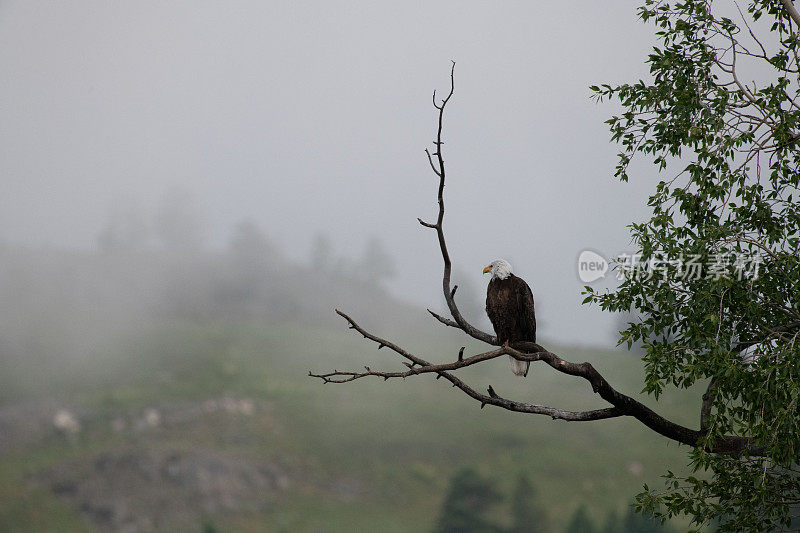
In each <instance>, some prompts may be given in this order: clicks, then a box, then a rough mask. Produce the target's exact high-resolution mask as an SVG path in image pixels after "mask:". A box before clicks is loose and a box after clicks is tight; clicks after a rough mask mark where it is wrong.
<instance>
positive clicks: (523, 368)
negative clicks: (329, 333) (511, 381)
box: [508, 355, 531, 376]
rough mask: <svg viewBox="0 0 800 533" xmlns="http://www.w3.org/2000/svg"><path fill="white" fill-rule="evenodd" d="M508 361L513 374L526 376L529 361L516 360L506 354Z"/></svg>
mask: <svg viewBox="0 0 800 533" xmlns="http://www.w3.org/2000/svg"><path fill="white" fill-rule="evenodd" d="M508 359H509V362H510V363H511V371H512V372H513V373H514V375H515V376H527V375H528V367H529V366H531V362H530V361H517V360H516V359H514V358H513V357H511V356H510V355H509V356H508Z"/></svg>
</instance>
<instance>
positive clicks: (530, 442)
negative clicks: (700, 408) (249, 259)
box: [0, 323, 699, 531]
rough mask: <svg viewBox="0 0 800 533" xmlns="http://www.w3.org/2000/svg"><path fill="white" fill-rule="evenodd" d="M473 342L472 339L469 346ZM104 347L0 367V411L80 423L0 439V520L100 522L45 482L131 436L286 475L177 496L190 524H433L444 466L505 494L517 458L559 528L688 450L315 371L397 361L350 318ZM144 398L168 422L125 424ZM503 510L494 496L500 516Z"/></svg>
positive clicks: (604, 505) (621, 382)
mask: <svg viewBox="0 0 800 533" xmlns="http://www.w3.org/2000/svg"><path fill="white" fill-rule="evenodd" d="M395 340H397V341H398V342H399V343H401V344H403V345H405V346H408V347H409V348H411V349H413V350H416V351H418V352H419V353H420V355H424V356H425V357H427V358H428V359H429V360H436V361H447V360H452V359H453V358H454V357H455V355H456V353H457V350H458V348H459V346H460V344H458V343H457V342H456V343H454V342H453V337H452V336H450V334H449V333H443V334H442V336H440V337H438V339H436V338H431V339H426V338H420V337H418V336H410V335H409V336H408V337H407V338H396V339H395ZM481 349H482V348H481V346H479V345H476V344H471V345H470V344H468V346H467V354H469V353H477V351H480V350H481ZM98 352H99V353H100V355H93V356H87V357H86V358H84V359H80V360H77V361H76V360H71V361H70V363H69V364H65V365H60V364H58V363H56V362H55V361H54V360H50V359H48V358H47V357H46V356H44V355H43V356H42V358H41V359H39V360H36V359H35V358H34V359H32V360H31V361H30V362H29V364H25V362H20V361H15V362H14V363H13V369H12V368H3V369H0V370H3V371H2V372H0V386H2V390H3V396H2V401H3V405H2V407H3V408H4V409H10V408H13V407H14V406H15V405H18V404H21V403H25V402H33V403H36V402H40V403H41V402H42V401H44V400H45V399H46V400H47V401H57V402H61V403H63V404H64V405H68V406H69V407H70V409H72V411H74V412H76V413H78V417H79V418H80V420H81V423H82V429H81V431H80V433H79V434H78V435H77V436H75V437H72V438H66V437H64V436H63V435H59V434H58V433H57V432H54V431H42V432H41V436H39V437H37V438H35V439H29V440H27V441H25V442H24V445H23V444H19V445H14V443H13V442H12V443H11V444H10V445H8V446H7V447H6V448H5V452H4V453H0V530H3V531H13V530H20V531H22V530H24V531H36V530H40V531H45V530H46V531H84V530H93V529H97V528H98V525H97V523H92V522H90V521H88V520H87V519H86V514H85V513H83V512H82V511H81V510H80V509H79V508H78V507H79V506H76V505H75V503H74V501H73V500H70V498H69V497H65V496H64V495H63V494H62V495H61V496H59V495H56V494H55V493H54V491H53V490H52V486H53V484H52V483H51V482H50V481H49V480H51V479H53V476H56V474H52V472H54V471H56V472H61V474H58V475H61V476H62V477H63V476H64V475H66V476H67V477H68V476H69V475H72V474H70V473H71V472H73V471H74V472H78V473H79V472H85V471H86V468H88V467H87V466H86V465H89V464H92V461H95V460H96V458H97V457H98V456H103V454H108V453H111V452H113V453H120V451H126V450H127V451H137V450H138V451H141V450H156V451H159V450H161V451H165V453H167V452H169V453H172V452H173V451H175V450H204V452H203V453H206V452H205V451H207V452H208V453H212V452H213V453H219V454H221V456H225V457H227V456H235V457H240V456H242V457H247V458H251V459H252V460H254V461H267V462H269V464H270V465H272V464H274V465H277V466H276V467H277V468H279V469H280V471H281V472H285V478H286V483H285V484H284V485H282V486H281V488H280V490H275V491H272V492H270V495H269V496H268V497H266V499H265V500H263V501H260V502H259V503H258V504H257V505H235V504H234V505H232V506H228V507H225V506H222V507H221V508H219V509H216V510H212V511H208V510H207V509H200V508H196V509H194V508H192V506H191V505H189V507H190V511H191V510H193V511H194V512H189V513H188V514H187V513H185V512H184V513H182V514H180V513H179V514H176V515H175V518H174V522H173V523H170V524H171V525H170V526H169V527H167V526H164V524H163V523H160V525H158V527H162V528H164V529H170V528H171V527H172V526H173V525H175V524H182V525H183V526H184V527H186V528H188V529H189V530H192V529H194V530H200V527H201V525H200V524H201V522H202V520H207V521H210V522H211V523H213V524H214V525H215V526H216V527H217V528H218V529H219V530H221V531H263V530H265V529H266V530H269V531H282V530H285V531H368V530H385V531H424V530H428V529H430V527H431V525H432V524H433V523H434V521H435V519H436V515H437V512H438V509H439V506H440V504H441V501H442V498H443V496H444V493H445V491H446V489H447V480H448V479H449V477H450V475H451V474H452V473H453V472H454V471H455V470H456V469H457V468H459V467H461V466H463V465H466V464H471V465H475V466H477V467H478V468H479V470H481V471H482V472H483V473H484V474H486V475H487V476H489V477H490V478H492V479H493V480H495V481H496V482H497V484H498V485H499V487H500V488H501V490H503V491H505V492H506V493H508V491H509V490H510V489H511V487H512V485H513V482H514V481H515V479H516V476H517V474H518V473H520V472H524V473H527V474H528V475H529V477H530V479H531V480H532V482H533V483H534V485H535V486H536V488H537V489H538V492H539V495H540V497H541V498H542V499H543V500H544V501H545V502H546V505H547V506H548V507H549V508H550V509H552V516H551V522H552V523H553V524H554V525H555V526H556V530H560V528H561V527H562V526H563V524H565V523H566V521H567V520H568V519H569V517H570V515H571V513H572V511H573V510H574V509H575V508H576V507H577V506H578V505H579V504H580V503H586V504H587V505H588V506H589V511H590V513H591V514H592V515H593V516H594V517H595V518H596V519H597V520H601V519H602V518H603V517H605V515H606V513H607V511H608V510H610V509H617V510H621V509H622V508H623V507H624V506H625V505H626V503H627V502H629V501H630V500H631V498H632V496H633V495H634V494H635V493H636V492H637V491H638V490H639V489H640V488H641V485H642V483H645V482H647V483H651V484H653V483H655V484H658V483H659V481H658V476H659V475H660V474H662V473H663V472H664V471H665V470H666V468H667V467H669V468H672V469H673V470H680V469H681V466H682V465H683V464H684V463H685V459H684V456H685V450H684V449H681V448H679V447H678V446H677V445H675V444H670V443H668V442H667V441H666V440H665V439H663V438H661V437H659V436H658V435H655V434H654V433H652V432H650V431H649V430H648V429H646V428H644V427H643V426H641V425H640V424H638V423H636V422H635V421H633V420H627V419H616V420H609V421H602V422H585V423H566V422H561V421H553V420H550V419H549V418H546V417H537V416H532V415H521V414H514V413H509V412H505V411H503V410H501V409H498V408H495V407H492V406H487V407H486V408H485V409H482V410H481V409H480V408H479V405H478V404H476V403H475V402H474V401H472V400H471V399H469V398H468V397H466V396H465V395H464V394H463V393H461V392H460V391H458V390H457V389H453V388H451V387H450V386H449V384H447V383H445V382H444V380H440V381H436V380H435V379H434V377H433V376H418V377H416V378H413V379H407V380H405V381H403V380H391V381H388V382H383V381H382V380H371V381H370V380H367V379H364V380H361V381H358V382H353V383H348V384H343V385H332V384H328V385H323V384H322V383H321V382H320V381H318V380H315V379H312V378H310V377H308V376H307V374H308V371H309V370H314V371H323V370H330V369H334V368H336V369H340V370H342V369H357V368H361V367H362V366H363V365H365V364H366V365H369V366H371V367H372V368H373V369H377V368H386V369H402V368H404V367H402V366H401V365H400V362H399V359H398V358H397V357H395V356H394V355H393V354H392V353H391V352H389V351H388V350H386V349H384V350H380V351H377V350H376V347H375V346H374V345H373V344H370V343H368V342H367V341H363V340H362V339H361V337H360V336H359V335H357V334H354V333H353V332H351V331H349V330H346V328H345V327H344V325H343V326H342V328H341V330H329V329H313V328H307V327H300V326H296V325H292V324H272V325H264V324H247V323H237V324H228V325H221V324H205V325H197V324H186V323H179V324H178V323H176V324H167V325H163V326H162V327H160V328H159V329H158V330H157V331H152V332H149V333H148V334H147V335H145V336H143V335H138V336H135V337H130V338H128V339H127V341H125V342H122V343H118V344H115V345H114V346H113V347H107V348H105V349H104V350H98ZM561 353H562V354H563V355H564V357H565V358H567V359H570V360H574V361H583V360H588V361H591V362H592V363H593V364H594V365H596V366H597V368H598V369H599V370H600V371H601V372H603V373H604V374H605V375H606V376H607V378H608V379H609V380H610V381H611V382H612V383H613V384H615V385H617V386H618V388H619V389H620V390H622V391H623V392H626V393H629V394H635V393H636V392H637V391H638V390H639V389H640V388H641V377H640V374H641V370H640V364H639V362H638V361H637V360H636V359H635V358H632V357H630V356H628V355H627V354H623V353H604V352H595V351H591V350H562V351H561ZM6 366H8V365H6ZM6 370H8V371H6ZM11 370H13V372H12V371H11ZM462 373H463V377H464V378H465V379H467V381H469V382H470V383H472V384H473V385H474V386H475V387H476V388H480V389H484V390H485V388H486V387H487V386H488V385H492V386H493V387H494V388H495V390H497V391H498V392H499V393H500V394H502V395H504V396H507V397H512V398H515V399H520V400H524V401H530V402H534V403H543V404H548V405H554V406H558V407H564V408H595V407H600V406H603V402H602V401H601V400H600V399H599V398H597V397H595V396H594V395H593V394H592V393H591V389H590V388H589V386H588V384H587V383H585V382H584V381H582V380H577V379H574V378H569V377H567V376H562V375H557V374H556V373H554V372H553V371H552V370H551V369H550V368H549V367H547V366H545V365H544V364H540V365H534V366H533V367H532V369H531V372H530V374H529V377H528V378H527V379H520V378H517V377H515V376H513V375H512V374H511V372H510V369H509V367H508V362H507V361H506V360H499V359H498V360H495V361H492V362H489V363H487V364H484V365H480V366H479V367H477V368H470V369H465V371H463V372H462ZM698 396H699V392H697V391H690V392H687V393H686V394H685V395H683V396H681V397H680V398H678V397H675V398H672V397H665V398H663V399H662V401H660V402H658V404H655V403H653V402H652V401H648V402H647V403H649V404H650V405H651V406H652V407H654V408H655V409H656V410H657V411H659V412H661V413H663V414H665V415H668V416H670V417H672V418H673V419H675V420H677V421H679V422H682V423H685V424H691V425H694V424H695V422H694V421H695V419H696V417H697V413H696V406H697V405H698V404H697V397H698ZM215 398H216V399H219V398H239V399H242V398H246V399H247V400H248V401H252V402H253V403H254V405H255V406H256V407H255V410H254V412H253V413H252V414H225V413H221V412H217V411H214V412H211V411H209V412H205V411H197V410H196V409H194V407H193V406H198V405H208V404H207V402H208V401H209V399H212V400H213V399H215ZM54 399H55V400H54ZM213 401H217V400H213ZM204 402H206V403H204ZM151 408H152V409H157V410H159V412H160V413H162V414H163V416H164V418H165V420H164V422H163V423H160V424H159V425H158V426H157V427H152V428H144V429H142V428H139V429H136V423H135V422H133V421H135V420H139V419H140V418H141V416H142V413H144V412H145V411H146V410H147V409H151ZM193 409H194V410H193ZM198 412H199V413H200V414H197V413H198ZM170 413H172V414H170ZM186 413H189V414H186ZM120 417H122V419H124V420H126V421H128V422H126V424H125V428H124V429H119V428H117V429H112V425H113V422H114V420H115V419H119V418H120ZM170 417H172V419H170ZM0 450H2V448H0ZM248 460H250V459H248ZM64 465H68V466H64ZM64 468H66V472H67V474H63V472H64V470H63V469H64ZM72 469H74V470H72ZM75 475H78V474H75ZM80 475H86V474H80ZM43 476H44V477H43ZM48 476H49V477H48ZM56 477H57V476H56ZM41 479H46V480H48V481H45V482H42V481H41ZM505 511H506V509H504V508H499V509H498V519H499V520H501V521H502V520H505V515H506V514H507V513H506V512H505ZM167 514H168V512H167Z"/></svg>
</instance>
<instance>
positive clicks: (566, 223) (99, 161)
mask: <svg viewBox="0 0 800 533" xmlns="http://www.w3.org/2000/svg"><path fill="white" fill-rule="evenodd" d="M650 42H651V35H650V34H649V31H648V28H646V27H645V26H644V25H643V24H641V22H639V21H638V20H637V19H636V16H635V12H634V6H633V4H631V3H630V2H624V1H617V2H602V3H600V2H577V3H573V2H569V3H567V2H554V1H553V2H535V3H530V2H515V3H504V4H503V5H502V6H501V5H495V4H490V3H463V2H439V3H436V4H435V5H430V4H428V3H411V2H408V3H396V4H393V5H382V4H381V5H378V4H374V3H357V2H291V3H288V2H287V3H273V2H250V3H248V2H237V3H236V4H234V5H230V4H222V3H219V2H197V1H191V2H170V3H161V2H126V3H108V2H70V3H58V4H52V3H45V2H21V1H19V2H15V1H5V2H3V3H2V5H0V68H1V69H2V72H3V73H4V75H3V79H2V82H0V98H2V101H3V102H4V105H3V106H0V161H2V165H1V166H0V183H2V189H3V194H2V195H0V238H2V240H3V241H4V242H6V243H12V244H25V245H27V246H32V247H54V248H58V249H77V250H95V249H97V248H98V242H99V240H100V239H101V234H102V232H103V229H104V228H105V227H107V226H108V225H109V224H110V222H109V221H111V220H119V219H121V218H122V219H126V220H132V219H139V220H141V221H143V223H144V224H145V226H146V229H147V231H148V232H149V233H148V237H147V239H149V240H151V241H152V240H154V239H156V230H155V228H153V227H152V226H153V223H152V222H151V221H152V220H155V219H157V213H158V212H159V209H160V206H161V205H163V204H164V202H165V201H169V200H168V199H169V198H170V197H171V196H175V195H176V194H178V195H185V196H187V197H189V198H191V201H192V202H194V205H195V207H196V211H197V213H198V220H197V222H198V226H197V228H196V229H197V232H196V238H197V239H200V240H202V241H203V242H204V243H205V245H206V246H208V247H210V248H216V249H221V248H223V247H224V246H225V243H226V242H228V240H229V238H230V236H231V234H232V233H233V231H234V228H235V227H236V225H237V224H239V223H240V222H241V221H243V220H250V221H252V222H253V223H254V224H255V225H257V226H258V227H259V228H261V229H262V230H263V231H264V232H265V233H266V235H267V236H268V237H269V238H270V239H271V240H272V241H273V242H274V243H275V245H276V247H277V248H279V249H281V250H282V251H283V252H284V253H285V254H286V257H287V258H288V259H287V260H290V261H294V262H297V263H302V264H305V263H307V262H308V261H309V258H310V256H311V254H312V251H311V248H312V243H313V242H314V239H315V236H317V235H321V234H324V235H325V236H327V238H328V239H329V241H330V244H331V247H332V249H333V250H335V252H336V254H337V255H338V256H342V257H344V258H351V259H354V258H356V257H358V256H360V255H361V254H362V253H363V250H364V248H365V246H366V243H367V242H368V241H369V239H370V238H377V239H379V240H380V242H381V244H382V245H383V246H384V248H385V249H386V250H387V252H388V253H389V255H390V256H391V257H392V260H393V262H394V265H395V271H396V275H395V276H394V277H393V278H392V279H390V280H389V281H388V282H389V288H390V290H391V292H392V293H393V294H394V295H396V296H398V297H400V298H401V299H403V300H405V301H407V302H409V303H411V304H413V305H415V306H418V307H419V308H420V310H422V309H423V308H424V307H434V308H439V307H441V295H440V284H441V281H440V280H441V258H440V256H439V254H438V250H437V246H436V241H435V238H434V235H433V234H432V232H430V231H429V230H425V229H424V228H422V227H420V226H419V225H418V224H417V222H416V217H418V216H419V217H422V218H432V217H434V216H435V209H436V205H435V186H436V182H435V180H434V176H433V174H432V173H431V172H430V169H429V168H428V163H427V161H426V158H425V155H424V153H423V149H424V148H426V147H428V146H429V145H430V142H431V141H432V139H433V136H434V132H435V130H434V127H435V110H434V109H433V108H432V106H431V102H430V100H431V93H432V91H433V90H434V89H437V90H438V91H439V92H440V93H442V92H444V91H446V89H447V88H448V82H449V80H448V72H449V67H450V61H451V60H455V61H456V62H457V66H456V92H455V96H454V97H453V100H452V101H451V104H450V105H449V106H448V109H447V116H446V118H445V131H444V139H445V143H446V144H445V146H444V153H445V159H446V162H447V165H448V183H447V188H446V202H447V216H446V220H445V224H446V232H447V237H448V239H449V243H450V247H451V252H452V255H453V259H454V262H455V264H456V266H457V267H458V269H459V270H458V272H459V277H461V278H462V279H456V280H455V281H456V282H457V283H460V284H462V285H473V286H474V287H475V292H476V293H480V292H482V291H483V287H484V286H485V283H486V279H485V278H484V279H482V278H481V270H482V267H483V266H485V265H486V264H488V263H489V262H490V261H491V260H493V259H495V258H497V257H504V258H506V259H508V260H510V261H511V262H512V264H513V265H514V267H515V270H516V273H518V274H519V275H521V276H522V277H524V278H525V279H526V280H528V281H529V282H530V283H531V285H532V286H533V289H534V293H535V295H536V299H537V309H538V314H539V316H540V335H541V336H542V337H543V338H545V339H553V340H556V341H558V342H562V343H571V344H597V343H601V344H609V343H611V342H612V334H611V333H612V330H613V328H614V325H615V324H614V317H610V316H606V315H604V314H603V313H601V312H600V311H599V310H598V309H596V308H584V307H581V306H580V301H581V300H582V298H581V296H580V289H581V286H582V283H581V282H580V280H579V279H578V277H577V275H576V268H575V263H576V258H577V256H578V254H579V253H580V251H581V250H583V249H585V248H591V249H594V250H597V251H600V252H601V253H604V254H613V253H617V252H620V251H623V250H627V249H629V239H628V233H627V230H626V228H625V226H626V225H627V224H629V223H631V222H632V221H635V220H638V219H641V218H642V217H643V216H644V213H645V211H644V207H643V205H644V201H643V200H644V199H645V198H646V194H647V191H648V190H649V188H650V187H651V186H652V183H653V180H654V179H655V176H654V175H653V171H651V170H650V169H649V168H648V167H646V166H642V167H638V168H637V172H634V173H633V175H634V176H635V179H633V180H632V182H631V183H629V184H620V183H617V182H616V181H615V180H614V178H613V168H614V164H615V154H616V151H617V149H616V147H615V146H614V145H612V144H610V143H609V135H608V133H607V130H606V126H605V125H604V124H603V120H605V119H606V118H608V117H609V116H610V115H611V114H612V113H613V112H614V111H615V110H616V107H615V106H614V105H612V104H600V105H598V104H597V103H595V102H593V101H592V100H591V99H590V91H589V89H588V86H589V85H592V84H596V83H602V82H609V83H615V82H622V81H631V80H635V79H638V78H639V77H642V76H645V75H646V65H644V63H643V59H644V58H645V56H646V50H647V47H648V45H649V43H650ZM165 199H166V200H165ZM148 225H149V226H148ZM576 331H580V332H581V333H580V335H576V334H575V332H576Z"/></svg>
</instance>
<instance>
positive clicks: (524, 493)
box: [434, 467, 673, 533]
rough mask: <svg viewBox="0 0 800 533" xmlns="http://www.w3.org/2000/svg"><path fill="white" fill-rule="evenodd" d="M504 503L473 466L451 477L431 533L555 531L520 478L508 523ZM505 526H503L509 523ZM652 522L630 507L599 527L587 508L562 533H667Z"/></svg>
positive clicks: (528, 483)
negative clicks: (502, 513) (505, 517)
mask: <svg viewBox="0 0 800 533" xmlns="http://www.w3.org/2000/svg"><path fill="white" fill-rule="evenodd" d="M504 502H506V498H505V497H504V495H503V493H502V492H501V491H500V490H499V489H498V488H497V486H496V484H495V483H494V482H493V480H491V479H489V478H487V477H485V476H483V475H481V474H480V473H479V472H478V471H477V470H476V469H475V468H473V467H464V468H461V469H459V470H458V471H456V472H455V474H453V476H452V478H451V479H450V486H449V489H448V492H447V495H446V496H445V499H444V502H443V503H442V509H441V511H440V514H439V518H438V520H437V523H436V526H435V529H434V531H435V532H436V533H500V532H502V533H549V532H553V531H555V529H554V527H553V526H552V523H551V518H550V516H549V515H548V510H547V508H546V507H545V506H544V505H543V502H542V501H541V499H540V498H538V494H537V491H536V488H535V487H534V486H533V484H532V483H531V481H530V479H529V478H528V477H527V476H526V475H524V474H521V475H520V476H519V477H518V478H517V480H516V482H515V484H514V487H513V489H512V491H511V494H510V495H509V497H508V500H507V503H508V519H506V520H505V522H506V523H503V522H504V521H503V520H501V516H502V515H501V513H500V512H499V511H500V506H501V505H502V504H503V503H504ZM509 521H510V523H507V522H509ZM672 531H673V530H672V528H670V527H669V526H662V525H660V524H659V523H658V522H655V521H653V520H652V519H651V518H648V517H646V516H643V515H641V514H637V513H635V512H634V511H633V509H632V508H629V509H628V511H627V512H626V513H625V514H624V515H623V516H620V515H618V514H617V512H616V511H613V510H612V511H610V512H609V513H608V515H607V516H606V518H605V520H604V521H603V522H601V523H598V522H597V521H595V520H594V519H593V518H592V517H591V516H590V515H589V513H588V511H587V508H586V505H585V504H584V505H581V506H579V507H578V508H577V509H576V510H575V512H574V513H573V514H572V517H571V518H570V520H569V522H568V523H567V526H566V528H565V529H564V532H565V533H650V532H659V533H671V532H672Z"/></svg>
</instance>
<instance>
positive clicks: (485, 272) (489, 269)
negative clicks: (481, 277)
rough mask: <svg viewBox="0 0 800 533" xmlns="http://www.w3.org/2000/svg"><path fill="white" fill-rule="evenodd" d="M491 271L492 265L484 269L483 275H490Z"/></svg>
mask: <svg viewBox="0 0 800 533" xmlns="http://www.w3.org/2000/svg"><path fill="white" fill-rule="evenodd" d="M491 271H492V265H489V266H487V267H486V268H484V269H483V273H484V274H487V273H489V272H491Z"/></svg>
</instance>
